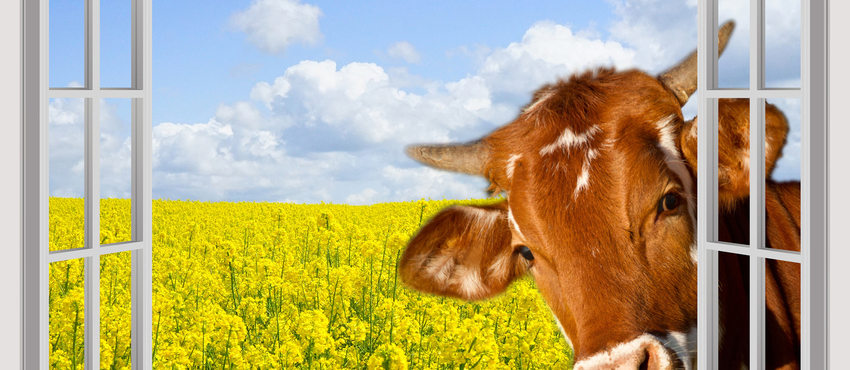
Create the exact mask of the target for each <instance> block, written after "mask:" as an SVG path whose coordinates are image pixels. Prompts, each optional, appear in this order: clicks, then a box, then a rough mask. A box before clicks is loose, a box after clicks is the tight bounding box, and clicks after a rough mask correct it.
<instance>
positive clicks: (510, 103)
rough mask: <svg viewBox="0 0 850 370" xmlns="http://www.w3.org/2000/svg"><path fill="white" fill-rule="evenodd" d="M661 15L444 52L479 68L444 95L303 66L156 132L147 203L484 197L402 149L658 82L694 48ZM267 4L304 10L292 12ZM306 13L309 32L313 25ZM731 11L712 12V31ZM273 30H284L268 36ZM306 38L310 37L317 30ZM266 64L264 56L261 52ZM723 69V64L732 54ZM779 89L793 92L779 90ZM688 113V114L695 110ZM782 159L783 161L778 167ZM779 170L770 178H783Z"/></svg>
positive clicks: (665, 9)
mask: <svg viewBox="0 0 850 370" xmlns="http://www.w3.org/2000/svg"><path fill="white" fill-rule="evenodd" d="M659 1H660V0H611V4H612V5H613V6H614V12H615V15H617V17H618V20H617V21H615V22H613V23H612V26H611V28H610V29H609V30H608V31H609V33H610V37H609V38H607V39H606V38H604V37H603V36H602V33H601V32H599V31H596V30H595V29H593V28H592V26H591V28H588V29H583V30H576V29H572V28H570V27H568V26H564V25H559V24H555V23H552V22H538V23H536V24H534V25H533V26H531V27H530V28H529V29H528V30H527V31H526V32H525V34H524V35H523V36H522V38H521V39H520V40H518V41H516V42H513V43H510V44H508V45H505V46H503V47H483V46H470V47H459V48H456V49H453V51H451V53H453V54H465V55H467V56H469V57H470V59H474V62H475V63H476V64H475V65H476V68H475V69H474V70H473V71H472V72H471V73H469V74H468V75H466V76H464V77H463V78H459V79H456V80H454V81H437V80H433V79H429V78H427V77H423V76H418V75H415V74H412V73H410V71H409V70H408V69H407V68H393V69H385V68H384V67H382V66H380V65H378V64H375V63H363V62H353V63H348V64H345V65H338V64H337V62H335V61H333V60H325V61H312V60H305V61H301V62H300V63H297V64H295V65H292V66H290V67H288V68H286V70H285V71H284V72H283V73H282V74H281V75H280V76H278V77H277V78H274V79H273V80H268V81H260V82H258V83H256V84H255V85H254V87H253V88H252V89H251V91H250V94H249V97H250V101H239V102H235V103H231V104H224V105H221V106H219V107H218V109H217V110H216V112H215V116H214V117H213V118H211V119H210V120H209V121H207V122H206V123H189V124H181V123H162V124H160V125H158V126H156V127H155V128H154V154H155V157H154V166H155V167H154V171H155V174H154V180H155V182H154V190H155V194H159V195H158V196H167V197H171V198H175V199H184V198H191V199H211V200H268V201H294V202H308V203H311V202H318V201H321V200H324V201H335V202H348V203H354V204H366V203H372V202H377V201H403V200H410V199H420V198H442V197H446V198H471V197H481V196H484V195H485V194H484V189H485V188H486V182H485V180H483V179H482V178H478V177H472V176H467V175H460V174H454V173H448V172H444V171H439V170H434V169H431V168H427V167H424V166H421V165H419V164H417V163H414V162H413V161H412V160H410V159H407V158H406V157H405V156H404V154H403V152H404V146H406V145H408V144H414V143H429V142H430V143H446V142H463V141H468V140H472V139H477V138H479V137H481V136H483V135H486V134H487V133H489V132H490V131H492V130H493V129H495V128H497V127H499V126H501V125H503V124H506V123H508V122H509V121H511V120H512V119H513V118H515V117H516V115H517V113H518V112H519V108H520V107H521V106H523V105H525V104H526V103H527V102H528V101H529V99H530V97H531V93H532V92H533V91H534V90H535V89H537V88H539V87H540V86H541V85H543V84H545V83H550V82H553V81H555V80H556V79H557V78H559V77H567V76H569V75H570V74H572V73H575V72H579V71H583V70H585V69H587V68H594V67H598V66H615V67H616V68H618V69H625V68H630V67H637V68H641V69H645V70H649V71H650V72H651V73H655V72H659V71H660V70H661V69H664V68H667V67H668V66H670V65H672V64H673V63H675V62H676V61H678V60H679V59H680V58H682V57H683V56H685V55H686V54H687V53H689V52H690V51H692V50H693V49H694V48H695V46H696V18H695V14H696V9H695V2H694V1H690V0H689V1H687V2H679V3H668V2H664V5H663V6H662V5H661V4H660V3H659ZM783 1H785V0H783ZM271 3H272V2H271V1H256V2H255V3H254V4H253V5H252V6H251V8H250V9H249V10H248V11H246V12H244V13H242V15H237V16H234V18H233V19H234V22H237V21H236V19H237V18H239V17H248V14H253V15H252V16H257V17H259V16H258V15H257V14H255V13H252V12H251V10H252V9H258V8H260V7H262V6H269V5H268V4H271ZM725 3H727V4H728V3H730V2H725ZM274 4H277V5H278V6H281V7H287V6H289V7H296V8H297V7H308V8H309V7H310V6H308V5H302V4H299V3H297V2H293V1H286V2H275V3H274ZM313 8H314V7H313ZM313 8H310V9H313ZM315 11H316V13H315V14H316V16H315V17H314V18H315V19H317V17H318V14H320V12H319V11H318V9H317V8H315ZM738 11H739V10H736V9H732V8H724V7H721V19H725V18H724V16H725V15H726V14H737V13H736V12H738ZM746 18H747V17H746V16H744V17H743V21H742V18H736V20H738V21H739V27H738V29H737V30H736V35H737V36H736V37H734V38H733V41H734V42H738V41H736V40H741V39H744V40H745V39H747V37H746V34H747V31H746V30H745V29H743V28H745V27H746V26H747V25H746V23H747V22H746V21H747V19H746ZM792 18H793V17H792ZM240 19H241V18H240ZM245 19H247V18H245ZM260 23H262V22H260ZM279 23H284V22H280V21H275V22H274V24H275V25H278V24H279ZM742 26H744V27H742ZM256 29H257V30H259V26H258V27H257V28H256ZM315 29H316V34H318V35H319V36H320V34H319V33H318V23H316V28H315ZM252 32H253V33H255V34H258V35H259V34H266V35H268V34H270V33H269V32H266V31H247V30H246V33H248V34H249V38H251V35H252ZM274 38H275V39H276V40H278V41H279V40H284V39H286V38H285V37H274ZM286 40H290V41H286V42H284V43H278V45H279V49H280V50H282V49H283V48H285V47H286V46H287V45H289V44H291V43H292V42H295V41H298V40H300V39H297V38H290V39H286ZM292 40H294V41H292ZM301 41H303V40H301ZM252 42H255V41H252ZM732 46H734V45H730V50H731V49H732ZM265 50H266V51H269V52H273V51H272V50H271V47H266V49H265ZM469 50H474V52H470V51H469ZM386 53H387V55H389V56H392V57H397V58H401V59H404V60H405V61H407V62H408V63H416V62H419V61H420V60H421V56H420V55H419V53H418V52H417V51H416V49H415V48H414V47H413V46H412V45H410V44H409V43H407V42H399V43H396V44H394V45H393V46H392V47H390V48H389V49H388V50H387V52H386ZM728 54H729V52H727V56H728ZM731 55H733V57H732V58H729V59H730V60H732V61H733V62H734V61H735V60H736V59H735V58H736V57H734V55H735V52H732V53H731ZM736 63H738V62H736ZM743 65H744V66H746V62H744V63H743ZM738 67H740V66H738ZM743 68H744V70H745V69H746V67H743ZM737 70H740V68H738V69H737ZM783 81H786V82H783V83H785V84H788V83H791V84H793V81H795V80H794V78H793V77H788V76H786V77H783ZM787 81H791V82H787ZM786 105H787V104H786ZM51 107H53V106H51ZM780 108H782V109H786V106H781V107H780ZM788 109H790V108H788ZM686 111H687V112H693V114H695V106H691V105H689V106H687V107H686ZM74 112H75V111H73V110H70V111H67V112H66V111H64V110H56V111H55V112H54V111H51V114H52V117H55V120H56V121H57V124H58V122H73V121H74V120H75V119H76V118H74V117H75V114H78V113H74ZM693 114H691V115H693ZM686 115H687V113H686ZM792 125H793V122H792ZM794 135H795V134H793V133H792V134H791V135H790V136H789V147H790V148H793V147H794V146H795V145H796V146H797V147H799V138H798V137H795V136H794ZM791 157H793V154H790V153H788V152H786V159H791ZM786 159H784V160H786ZM786 167H787V166H786ZM786 167H782V168H780V169H778V170H777V172H778V173H780V172H781V173H783V174H784V173H786V172H788V171H790V170H785V169H784V168H786ZM68 168H73V166H70V165H69V166H68ZM789 168H790V167H789ZM791 172H793V171H791Z"/></svg>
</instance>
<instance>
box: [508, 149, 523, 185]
mask: <svg viewBox="0 0 850 370" xmlns="http://www.w3.org/2000/svg"><path fill="white" fill-rule="evenodd" d="M520 158H522V155H520V154H514V155H512V156H511V157H510V158H508V165H507V167H505V173H506V174H507V175H508V180H510V179H512V178H513V177H514V165H516V161H517V160H518V159H520Z"/></svg>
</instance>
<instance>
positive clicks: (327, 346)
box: [50, 198, 572, 370]
mask: <svg viewBox="0 0 850 370" xmlns="http://www.w3.org/2000/svg"><path fill="white" fill-rule="evenodd" d="M493 201H494V200H468V201H453V200H452V201H447V200H443V201H431V200H429V201H415V202H401V203H381V204H375V205H370V206H349V205H338V204H324V203H322V204H289V203H245V202H240V203H227V202H220V203H209V202H193V201H172V200H156V201H154V204H153V259H154V261H153V346H154V347H153V356H154V363H153V364H154V368H155V369H370V370H371V369H569V368H571V362H572V352H571V350H570V348H569V346H567V345H566V343H565V342H564V339H563V338H562V337H561V335H560V332H559V330H558V328H557V326H556V325H555V323H554V321H553V319H552V316H551V313H550V311H549V309H548V308H547V306H546V304H545V303H544V301H543V300H542V298H541V297H540V294H539V293H538V291H537V289H536V288H535V286H534V282H533V280H532V279H531V278H530V277H526V278H523V279H521V280H519V281H517V282H516V283H514V284H513V285H511V287H510V288H509V289H508V290H507V291H506V292H505V293H504V294H502V295H500V296H498V297H496V298H494V299H491V300H485V301H478V302H471V303H467V302H462V301H459V300H455V299H449V298H443V297H437V296H432V295H427V294H422V293H419V292H417V291H414V290H411V289H408V288H407V287H405V286H403V285H402V284H401V282H400V281H399V280H398V276H397V274H396V264H397V261H398V258H399V257H400V255H401V253H402V252H403V250H404V247H405V245H406V243H407V241H408V239H409V238H410V237H411V236H413V235H414V234H415V233H416V231H417V230H418V229H419V227H420V225H421V224H423V223H424V222H425V221H427V220H428V218H429V217H431V216H433V215H434V214H435V213H436V212H437V211H439V210H440V209H443V208H445V207H446V206H449V205H453V204H459V203H462V204H486V203H492V202H493ZM129 211H130V203H129V201H128V200H126V199H105V200H102V201H101V225H102V227H101V242H102V243H114V242H118V241H124V240H128V239H129V235H130V229H129V227H130V221H129V220H130V212H129ZM83 222H84V221H83V200H82V199H79V198H50V233H51V234H50V246H51V250H59V249H68V248H76V247H81V246H82V245H83V236H82V235H83V229H84V226H83ZM83 265H84V264H83V261H82V260H72V261H66V262H57V263H53V264H51V267H50V363H51V368H53V369H82V368H83V367H84V348H83V347H84V338H83V337H84V336H83V333H84V328H85V318H84V314H83V313H84V307H83V296H84V287H85V285H84V273H83V272H84V271H83ZM100 273H101V281H100V300H101V309H100V311H101V323H100V347H101V355H100V356H101V369H129V368H130V345H131V344H130V305H129V302H130V295H131V294H132V292H130V255H129V252H123V253H118V254H114V255H109V256H106V257H104V258H101V260H100Z"/></svg>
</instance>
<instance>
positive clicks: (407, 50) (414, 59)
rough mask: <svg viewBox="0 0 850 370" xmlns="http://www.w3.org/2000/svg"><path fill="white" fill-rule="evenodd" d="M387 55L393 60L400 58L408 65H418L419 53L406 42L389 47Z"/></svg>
mask: <svg viewBox="0 0 850 370" xmlns="http://www.w3.org/2000/svg"><path fill="white" fill-rule="evenodd" d="M387 55H389V56H391V57H393V58H401V59H402V60H404V61H405V62H408V63H419V59H420V55H419V52H418V51H416V48H414V47H413V45H411V44H410V43H409V42H407V41H399V42H397V43H395V44H393V45H392V46H390V48H389V49H387Z"/></svg>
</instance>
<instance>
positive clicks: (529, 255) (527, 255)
mask: <svg viewBox="0 0 850 370" xmlns="http://www.w3.org/2000/svg"><path fill="white" fill-rule="evenodd" d="M517 252H519V254H521V255H522V258H525V259H527V260H529V261H531V260H534V254H533V253H531V249H528V247H526V246H524V245H521V246H520V247H519V248H517Z"/></svg>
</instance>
